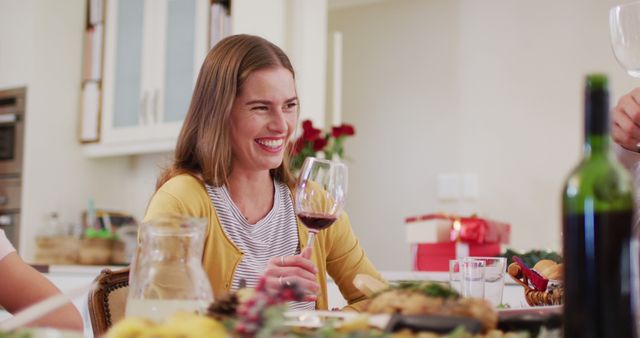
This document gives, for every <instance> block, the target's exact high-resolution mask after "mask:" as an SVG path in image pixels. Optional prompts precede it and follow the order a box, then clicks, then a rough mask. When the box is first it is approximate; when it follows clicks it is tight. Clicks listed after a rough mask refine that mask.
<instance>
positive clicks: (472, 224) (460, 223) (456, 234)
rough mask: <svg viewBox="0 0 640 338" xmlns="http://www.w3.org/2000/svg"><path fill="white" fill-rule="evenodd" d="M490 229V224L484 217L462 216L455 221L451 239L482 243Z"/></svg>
mask: <svg viewBox="0 0 640 338" xmlns="http://www.w3.org/2000/svg"><path fill="white" fill-rule="evenodd" d="M456 228H457V229H456ZM488 229H489V224H488V223H487V221H485V220H484V219H482V218H477V217H460V218H458V219H456V220H454V221H453V227H452V229H451V241H460V242H467V243H478V244H482V243H484V242H485V238H486V234H487V230H488Z"/></svg>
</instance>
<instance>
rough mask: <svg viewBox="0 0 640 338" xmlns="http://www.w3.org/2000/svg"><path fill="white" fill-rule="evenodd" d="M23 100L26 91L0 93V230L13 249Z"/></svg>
mask: <svg viewBox="0 0 640 338" xmlns="http://www.w3.org/2000/svg"><path fill="white" fill-rule="evenodd" d="M25 99H26V88H16V89H9V90H3V91H0V229H3V230H4V232H5V234H6V235H7V238H9V240H10V241H11V242H12V243H13V245H14V246H15V247H16V248H17V247H18V243H19V239H20V210H21V207H20V198H21V191H22V154H23V152H22V150H23V142H24V113H25Z"/></svg>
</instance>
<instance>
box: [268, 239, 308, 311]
mask: <svg viewBox="0 0 640 338" xmlns="http://www.w3.org/2000/svg"><path fill="white" fill-rule="evenodd" d="M310 257H311V248H307V249H305V250H303V251H302V253H301V254H300V255H297V256H279V257H273V258H271V260H269V263H268V264H267V269H266V270H265V272H264V276H265V277H266V282H267V288H272V289H275V288H279V287H280V286H282V285H290V284H292V283H297V284H298V285H299V286H300V287H301V288H302V290H304V292H305V293H306V294H307V296H306V297H305V299H304V301H309V302H311V301H315V300H316V299H317V296H316V294H317V293H318V290H320V286H319V285H318V281H317V278H316V275H317V273H318V269H317V268H316V266H315V265H313V262H311V260H310V259H309V258H310Z"/></svg>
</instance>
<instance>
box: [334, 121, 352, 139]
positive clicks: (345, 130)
mask: <svg viewBox="0 0 640 338" xmlns="http://www.w3.org/2000/svg"><path fill="white" fill-rule="evenodd" d="M355 133H356V131H355V129H354V128H353V126H352V125H350V124H346V123H343V124H342V125H340V126H337V127H333V128H331V135H332V136H333V137H335V138H338V137H340V136H352V135H355Z"/></svg>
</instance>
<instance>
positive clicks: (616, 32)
mask: <svg viewBox="0 0 640 338" xmlns="http://www.w3.org/2000/svg"><path fill="white" fill-rule="evenodd" d="M609 28H610V33H611V48H612V50H613V54H614V55H615V57H616V59H617V60H618V63H620V65H621V66H622V67H623V68H624V69H626V70H627V73H628V74H629V75H631V76H633V77H640V2H632V3H627V4H622V5H617V6H614V7H612V8H611V10H610V12H609Z"/></svg>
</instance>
